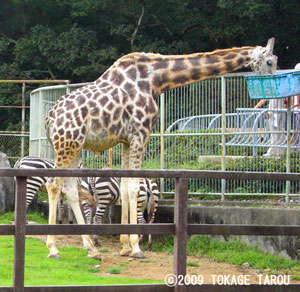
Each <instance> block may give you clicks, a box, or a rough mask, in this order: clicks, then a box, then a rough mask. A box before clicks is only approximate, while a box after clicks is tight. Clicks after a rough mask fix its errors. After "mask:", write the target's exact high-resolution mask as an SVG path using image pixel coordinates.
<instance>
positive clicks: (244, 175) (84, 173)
mask: <svg viewBox="0 0 300 292" xmlns="http://www.w3.org/2000/svg"><path fill="white" fill-rule="evenodd" d="M0 176H6V177H12V176H20V177H31V176H46V177H55V176H61V177H92V176H101V177H149V178H153V177H155V178H158V177H159V178H176V177H177V178H201V179H204V178H205V179H206V178H210V179H241V180H276V181H277V180H281V181H283V180H289V181H300V173H286V172H277V173H274V172H241V171H215V170H211V171H210V170H150V169H149V170H127V169H122V170H121V169H78V168H75V169H13V168H1V169H0Z"/></svg>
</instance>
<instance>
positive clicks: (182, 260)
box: [174, 178, 188, 292]
mask: <svg viewBox="0 0 300 292" xmlns="http://www.w3.org/2000/svg"><path fill="white" fill-rule="evenodd" d="M187 199H188V179H184V178H176V184H175V202H174V224H175V236H174V275H175V277H176V278H177V279H180V277H185V275H186V242H187V214H188V213H187ZM183 283H184V281H183ZM174 291H175V292H185V291H186V286H185V285H176V286H175V290H174Z"/></svg>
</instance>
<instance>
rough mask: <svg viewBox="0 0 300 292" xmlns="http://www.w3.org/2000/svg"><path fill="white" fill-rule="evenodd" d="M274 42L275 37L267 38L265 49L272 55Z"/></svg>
mask: <svg viewBox="0 0 300 292" xmlns="http://www.w3.org/2000/svg"><path fill="white" fill-rule="evenodd" d="M274 44H275V38H270V39H269V40H268V44H267V47H266V48H267V50H268V51H269V54H270V55H273V49H274Z"/></svg>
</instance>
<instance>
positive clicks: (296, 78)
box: [245, 71, 300, 99]
mask: <svg viewBox="0 0 300 292" xmlns="http://www.w3.org/2000/svg"><path fill="white" fill-rule="evenodd" d="M245 78H246V82H247V87H248V92H249V95H250V98H252V99H272V98H284V97H289V96H293V95H299V94H300V71H289V72H287V71H285V72H282V71H281V72H277V74H276V75H249V76H246V77H245Z"/></svg>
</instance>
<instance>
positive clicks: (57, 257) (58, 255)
mask: <svg viewBox="0 0 300 292" xmlns="http://www.w3.org/2000/svg"><path fill="white" fill-rule="evenodd" d="M48 258H53V259H61V255H60V253H55V254H52V253H49V254H48Z"/></svg>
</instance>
